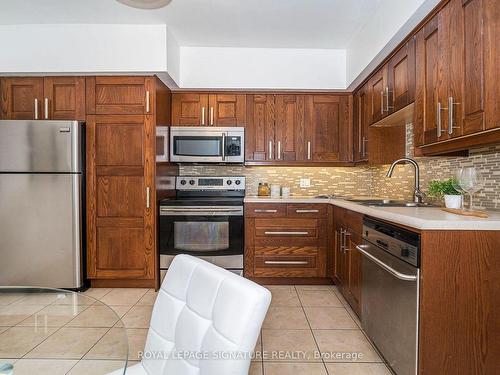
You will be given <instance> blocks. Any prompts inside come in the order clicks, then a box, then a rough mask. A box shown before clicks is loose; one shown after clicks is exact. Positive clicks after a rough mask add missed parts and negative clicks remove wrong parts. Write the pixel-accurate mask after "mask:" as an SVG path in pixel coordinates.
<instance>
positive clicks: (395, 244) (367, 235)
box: [363, 218, 420, 267]
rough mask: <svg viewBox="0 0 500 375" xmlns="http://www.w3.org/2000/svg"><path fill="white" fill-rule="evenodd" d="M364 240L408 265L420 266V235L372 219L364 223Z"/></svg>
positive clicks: (366, 219)
mask: <svg viewBox="0 0 500 375" xmlns="http://www.w3.org/2000/svg"><path fill="white" fill-rule="evenodd" d="M363 238H364V239H365V240H366V241H368V242H370V243H372V244H373V245H376V246H378V247H379V248H382V249H384V250H385V251H387V252H388V253H390V254H392V255H394V256H395V257H397V258H399V259H401V260H404V261H405V262H407V263H410V264H412V265H414V266H415V267H419V266H420V264H419V263H420V234H418V233H415V232H412V231H410V230H408V229H405V228H401V227H398V226H396V225H392V224H389V223H386V222H383V221H379V220H376V219H372V218H365V220H364V221H363Z"/></svg>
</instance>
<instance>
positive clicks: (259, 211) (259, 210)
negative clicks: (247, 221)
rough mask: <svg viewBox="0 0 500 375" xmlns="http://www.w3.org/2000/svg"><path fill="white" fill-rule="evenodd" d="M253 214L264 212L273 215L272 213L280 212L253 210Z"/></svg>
mask: <svg viewBox="0 0 500 375" xmlns="http://www.w3.org/2000/svg"><path fill="white" fill-rule="evenodd" d="M253 212H257V213H259V212H264V213H270V214H272V213H276V212H278V210H253Z"/></svg>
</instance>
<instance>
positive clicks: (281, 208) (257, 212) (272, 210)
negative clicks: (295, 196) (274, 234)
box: [245, 203, 286, 217]
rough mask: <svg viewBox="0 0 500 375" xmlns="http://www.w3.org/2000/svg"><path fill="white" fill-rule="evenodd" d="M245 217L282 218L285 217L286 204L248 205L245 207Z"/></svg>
mask: <svg viewBox="0 0 500 375" xmlns="http://www.w3.org/2000/svg"><path fill="white" fill-rule="evenodd" d="M245 216H246V217H283V216H286V204H282V203H250V204H246V205H245Z"/></svg>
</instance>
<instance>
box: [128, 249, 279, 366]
mask: <svg viewBox="0 0 500 375" xmlns="http://www.w3.org/2000/svg"><path fill="white" fill-rule="evenodd" d="M270 302H271V293H270V292H269V291H268V290H267V289H265V288H263V287H261V286H259V285H257V284H255V283H254V282H252V281H250V280H247V279H244V278H242V277H240V276H237V275H235V274H233V273H231V272H229V271H227V270H224V269H222V268H219V267H217V266H215V265H213V264H211V263H208V262H205V261H203V260H201V259H198V258H195V257H192V256H189V255H178V256H176V257H175V258H174V260H173V262H172V264H171V265H170V267H169V270H168V272H167V275H166V277H165V279H164V280H163V283H162V285H161V289H160V291H159V293H158V296H157V298H156V302H155V305H154V308H153V315H152V318H151V324H150V328H149V332H148V337H147V340H146V346H145V349H144V356H143V359H142V362H141V363H140V364H139V365H140V367H141V369H140V370H141V371H140V372H137V373H138V374H139V373H144V374H148V375H171V374H173V375H246V374H248V369H249V366H250V359H251V358H250V353H251V352H252V351H253V350H254V348H255V344H256V342H257V338H258V336H259V332H260V329H261V326H262V322H263V320H264V318H265V316H266V313H267V309H268V307H269V304H270ZM134 367H135V366H132V367H131V369H130V370H132V369H133V368H134ZM138 367H139V366H138ZM135 370H139V369H134V370H132V371H131V373H132V374H135V373H136V371H135ZM142 370H144V371H142ZM128 373H129V371H127V374H128Z"/></svg>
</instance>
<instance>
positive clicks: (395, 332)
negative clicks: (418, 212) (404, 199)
mask: <svg viewBox="0 0 500 375" xmlns="http://www.w3.org/2000/svg"><path fill="white" fill-rule="evenodd" d="M357 249H358V250H359V251H360V252H361V254H362V255H363V260H362V272H363V273H362V315H361V322H362V326H363V330H364V331H365V333H366V334H367V335H368V337H369V338H370V339H371V340H372V342H373V343H374V344H375V346H376V347H377V349H378V350H379V351H380V353H381V354H382V355H383V357H384V358H385V360H386V361H387V364H388V365H389V366H390V367H391V368H392V370H393V371H394V372H395V373H396V374H397V375H415V374H416V373H417V361H418V294H419V276H420V272H419V266H420V263H419V262H420V254H419V253H420V235H419V234H418V233H414V232H411V231H409V230H406V229H403V228H400V227H397V226H394V225H391V224H388V223H385V222H382V221H378V220H375V219H372V218H365V220H364V221H363V244H362V245H359V246H358V247H357Z"/></svg>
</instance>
